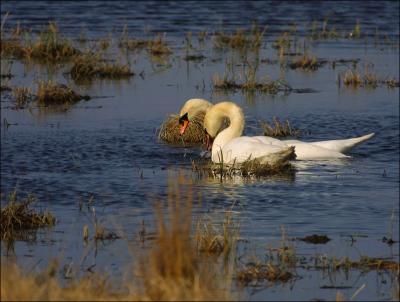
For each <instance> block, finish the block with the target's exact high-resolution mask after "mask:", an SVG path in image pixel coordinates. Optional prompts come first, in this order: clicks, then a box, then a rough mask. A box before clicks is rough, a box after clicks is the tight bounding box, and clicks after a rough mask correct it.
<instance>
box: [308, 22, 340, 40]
mask: <svg viewBox="0 0 400 302" xmlns="http://www.w3.org/2000/svg"><path fill="white" fill-rule="evenodd" d="M318 23H319V22H318V21H313V22H312V23H311V27H310V34H309V37H310V38H311V39H312V40H327V39H338V38H340V37H341V34H340V33H339V32H338V31H337V30H336V28H335V27H332V28H330V27H329V26H328V19H325V20H324V21H323V22H322V26H321V27H320V28H319V26H318Z"/></svg>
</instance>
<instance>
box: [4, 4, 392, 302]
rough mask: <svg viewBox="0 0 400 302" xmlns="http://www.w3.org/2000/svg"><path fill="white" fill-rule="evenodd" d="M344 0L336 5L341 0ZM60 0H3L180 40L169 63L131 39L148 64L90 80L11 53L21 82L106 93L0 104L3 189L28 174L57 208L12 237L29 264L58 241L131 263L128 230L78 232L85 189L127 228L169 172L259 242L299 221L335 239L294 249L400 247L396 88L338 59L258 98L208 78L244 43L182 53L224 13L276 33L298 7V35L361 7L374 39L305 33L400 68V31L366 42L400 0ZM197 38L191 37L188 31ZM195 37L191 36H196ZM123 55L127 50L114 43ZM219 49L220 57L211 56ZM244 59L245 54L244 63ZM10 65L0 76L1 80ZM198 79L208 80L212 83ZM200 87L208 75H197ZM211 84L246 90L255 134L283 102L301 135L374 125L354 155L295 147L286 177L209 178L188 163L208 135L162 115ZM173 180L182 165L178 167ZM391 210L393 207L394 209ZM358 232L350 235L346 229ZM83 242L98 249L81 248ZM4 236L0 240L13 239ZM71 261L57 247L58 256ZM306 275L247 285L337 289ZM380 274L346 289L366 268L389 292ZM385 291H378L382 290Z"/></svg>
mask: <svg viewBox="0 0 400 302" xmlns="http://www.w3.org/2000/svg"><path fill="white" fill-rule="evenodd" d="M339 4H340V5H339ZM339 4H338V3H337V2H327V1H324V2H306V3H304V2H293V1H290V2H275V1H274V2H261V1H257V2H251V1H245V2H241V1H234V2H223V1H216V2H208V1H207V2H201V3H199V2H189V1H185V2H182V1H178V2H153V1H146V2H136V1H135V2H124V1H110V2H96V1H94V2H93V1H92V2H84V1H80V2H50V1H28V2H23V1H15V2H12V1H3V2H2V6H1V11H2V16H4V13H5V12H8V11H9V12H10V15H9V16H8V19H7V22H6V23H5V24H6V28H7V27H13V26H14V25H15V24H16V22H17V21H20V22H21V26H23V27H30V28H32V29H33V30H34V31H37V30H39V29H40V27H41V26H42V25H43V24H45V23H46V22H48V21H51V20H54V21H57V23H58V24H59V26H60V30H61V32H63V33H65V34H66V35H68V36H70V37H75V38H76V37H77V35H78V34H79V33H80V32H81V30H82V28H85V32H86V35H87V37H88V38H89V39H95V38H98V37H105V36H107V35H108V34H109V33H111V35H112V37H113V38H114V39H117V38H118V37H119V35H120V32H121V30H122V27H123V26H124V25H125V24H127V26H128V29H129V33H130V35H131V36H146V35H150V36H152V35H153V34H154V33H156V32H166V33H167V40H168V41H169V42H170V43H171V44H170V45H171V48H173V50H174V54H173V55H172V56H171V57H170V58H169V61H168V62H169V64H171V67H168V68H165V69H164V68H163V66H164V65H163V66H161V67H160V66H157V65H156V64H154V63H152V62H151V61H150V60H149V59H148V58H147V56H146V54H145V53H142V54H139V55H134V54H131V56H132V58H131V61H132V62H133V63H132V68H133V69H134V70H135V72H136V71H138V72H140V71H142V70H143V71H144V74H145V76H144V78H141V77H138V76H135V77H134V78H132V79H130V80H123V81H100V80H99V81H94V82H93V83H92V85H88V86H80V85H78V84H75V83H73V82H71V80H70V79H69V78H68V77H67V76H66V75H64V74H63V73H62V71H60V72H56V74H55V75H52V74H51V73H50V72H49V71H48V70H46V68H43V67H41V66H35V65H34V66H28V67H27V66H25V65H24V64H23V63H21V62H17V61H15V62H14V63H13V66H12V73H13V74H14V75H15V77H14V78H12V79H11V84H12V85H25V86H32V87H35V84H33V81H34V79H35V78H37V77H39V78H43V77H44V78H47V77H55V78H56V79H57V80H59V81H60V82H63V83H70V84H71V85H73V86H74V87H75V88H76V89H77V90H78V91H81V92H84V93H85V94H89V95H92V96H97V97H98V98H93V99H92V100H91V101H89V102H87V103H86V102H81V103H79V104H77V105H75V106H74V107H72V108H71V109H70V110H68V111H67V112H48V111H45V110H43V109H38V108H33V109H32V110H29V109H25V110H19V111H16V110H12V109H10V108H9V106H10V105H11V104H12V100H11V99H10V96H9V95H7V94H2V103H1V106H2V109H1V119H2V121H3V119H6V120H7V121H8V122H9V123H17V125H11V126H10V127H8V128H7V129H6V128H4V126H3V123H2V129H1V130H2V131H1V194H2V196H1V199H2V203H3V202H4V201H5V200H6V197H5V196H6V195H7V194H8V193H9V192H11V191H12V190H14V189H15V188H16V189H17V190H18V192H19V195H20V196H24V195H25V194H28V193H32V194H34V195H35V196H36V197H37V199H38V205H37V206H39V207H43V208H48V209H50V210H51V211H53V213H54V214H55V216H56V217H57V219H58V223H57V225H56V227H55V228H54V229H53V230H49V231H43V232H41V233H40V234H41V236H40V240H39V241H38V242H37V243H36V244H34V245H31V244H27V243H24V242H17V243H16V246H15V257H16V258H17V260H18V261H20V262H21V263H23V264H25V265H27V266H34V265H35V263H37V262H38V261H39V262H40V265H43V266H44V265H45V264H46V263H47V260H48V259H49V258H51V257H60V256H61V257H62V259H64V262H65V263H70V262H73V263H74V264H78V265H81V268H82V269H84V268H85V267H87V266H90V265H91V264H92V262H95V263H97V264H98V265H99V266H100V265H101V266H102V267H104V268H105V269H106V270H109V271H111V272H113V273H114V274H116V275H117V274H120V273H121V264H122V266H123V263H124V261H127V259H129V257H130V254H129V252H127V249H126V242H125V241H124V240H116V241H114V242H110V243H108V244H105V245H101V246H100V247H99V250H98V252H97V254H95V253H94V252H93V250H90V249H89V248H88V247H86V246H84V244H83V242H82V236H81V232H82V227H83V225H85V224H90V220H89V219H88V218H87V217H86V216H85V215H84V214H83V213H81V212H79V210H78V208H79V201H80V200H83V201H85V202H86V201H87V200H88V199H89V198H90V197H91V196H94V206H95V208H96V211H97V215H98V217H99V219H101V220H102V221H103V222H105V223H106V222H107V225H109V226H111V228H115V229H122V230H123V232H124V233H125V234H126V235H127V237H128V238H131V237H132V236H136V235H137V230H138V229H139V228H140V225H141V221H142V220H145V221H146V223H147V224H148V225H151V223H152V221H153V216H152V212H153V205H154V203H155V202H156V200H157V199H158V200H165V199H166V196H167V189H168V181H169V180H171V179H172V180H173V181H177V182H178V183H179V185H180V186H181V187H183V188H184V187H186V186H187V185H185V183H186V184H190V187H193V190H194V192H195V194H200V195H201V202H200V203H195V204H194V209H193V211H194V213H195V215H197V214H202V213H207V212H210V213H212V212H217V213H218V211H222V210H224V209H228V208H230V207H231V206H232V205H234V208H235V209H236V210H237V211H239V212H240V219H241V236H243V237H244V238H246V239H248V241H249V242H251V244H253V245H255V246H256V249H257V250H258V251H259V252H260V253H262V251H263V250H265V247H266V246H267V245H270V246H279V242H280V240H281V227H284V228H285V229H286V232H287V234H288V235H289V236H290V237H300V236H306V235H311V234H314V233H318V234H327V235H328V236H329V237H330V238H332V241H330V242H329V243H328V244H327V245H318V246H313V245H311V246H310V245H307V244H304V243H297V242H296V243H295V244H296V247H297V249H298V253H299V254H306V255H314V254H315V253H326V254H328V255H331V256H347V255H350V256H353V257H355V258H357V257H358V255H359V253H361V254H362V255H368V256H374V257H389V256H394V258H395V259H397V261H398V258H399V251H398V249H399V245H398V243H396V244H394V245H393V246H391V247H390V246H388V245H387V244H385V243H382V242H381V239H382V237H383V236H388V234H390V233H391V234H392V236H393V239H394V240H396V241H398V240H399V231H398V229H399V90H398V88H396V89H388V88H386V87H380V88H377V89H375V90H368V89H359V90H352V89H347V88H345V87H338V85H337V84H336V79H337V75H338V74H339V73H341V72H345V71H346V70H347V68H348V67H346V66H342V67H336V69H332V68H331V67H330V66H325V67H322V68H320V69H319V70H318V71H316V72H313V73H310V72H309V73H307V72H302V71H292V70H290V69H287V70H284V76H285V79H286V80H287V81H288V82H289V83H290V84H291V85H292V86H293V87H295V88H312V89H315V90H317V92H316V93H306V94H296V93H292V94H289V95H287V96H282V95H278V96H270V95H258V94H256V95H255V96H254V97H253V98H252V97H249V96H246V95H244V94H242V93H241V92H235V93H230V94H223V93H217V92H216V91H214V90H213V89H212V87H211V86H212V85H211V83H212V80H211V79H212V76H213V74H215V73H219V74H223V72H224V70H225V59H227V58H230V57H234V58H235V60H239V57H238V56H237V54H234V53H233V54H232V53H227V54H224V53H222V54H221V53H218V52H215V51H213V50H212V47H211V43H212V42H211V41H210V40H209V39H210V38H208V41H207V43H206V47H205V49H204V50H203V51H202V53H204V54H205V55H206V56H207V58H206V59H205V60H204V61H203V62H202V63H193V62H190V63H187V62H186V61H183V60H182V56H183V55H184V54H185V53H184V50H183V49H182V45H183V41H184V38H183V37H184V33H185V32H188V31H193V33H194V36H195V33H197V32H198V31H199V30H204V29H207V30H209V31H210V34H211V32H212V31H213V30H214V29H218V28H219V27H221V28H223V29H224V30H225V31H234V30H235V29H236V28H238V27H244V28H249V27H250V25H251V21H252V20H253V19H257V20H258V23H259V24H260V25H262V26H263V25H268V26H269V27H268V31H267V34H266V40H267V41H273V40H274V39H275V38H276V36H277V35H278V34H280V33H281V31H282V30H286V29H288V27H289V25H290V24H292V23H293V22H295V23H297V24H298V26H299V29H298V30H299V35H300V36H303V35H304V34H305V31H304V29H305V28H306V26H307V23H310V22H311V21H313V20H318V21H322V20H323V19H324V17H326V16H329V19H328V25H331V26H335V27H336V28H337V29H340V30H345V31H350V30H352V29H353V28H354V25H355V22H356V20H357V19H359V21H360V24H361V28H362V30H363V32H365V33H366V34H367V40H368V41H365V40H364V39H362V40H361V41H353V40H351V41H349V40H339V41H335V40H333V41H327V42H319V43H314V44H310V45H311V46H310V48H311V50H310V51H311V52H312V53H313V54H315V55H317V56H318V57H319V58H324V59H329V60H333V59H339V58H340V59H342V58H347V59H353V58H359V59H361V63H360V65H359V66H360V68H361V70H362V66H363V65H364V64H367V63H370V62H372V63H373V64H374V67H373V68H374V69H373V70H374V71H376V72H377V73H378V74H379V75H380V76H382V77H386V76H391V77H396V78H397V79H398V75H399V52H398V47H397V48H396V47H394V48H387V47H386V48H383V49H382V47H380V46H378V47H376V46H374V45H373V43H372V42H371V41H372V40H373V38H374V34H375V29H376V28H378V29H379V32H382V33H387V34H388V35H389V37H390V38H391V39H393V40H396V39H397V40H398V37H399V29H398V28H399V27H398V25H399V10H398V8H399V2H397V1H393V2H377V1H373V2H372V1H371V2H368V1H363V2H357V3H355V2H339ZM193 39H194V41H195V40H196V39H195V38H193ZM194 44H195V46H196V47H197V46H198V45H197V43H194ZM110 52H111V54H112V55H113V56H118V57H119V56H121V54H120V53H119V52H118V50H117V49H113V48H112V49H111V50H110ZM260 57H261V58H272V59H276V58H277V52H276V50H274V49H272V47H271V43H269V42H267V43H265V44H264V45H263V47H262V52H261V55H260ZM214 59H215V60H214ZM237 71H238V72H239V71H240V67H237ZM281 72H282V71H281V70H280V68H279V65H266V64H264V65H263V64H261V66H260V69H259V75H260V77H263V76H265V75H269V76H270V77H271V78H273V79H276V78H278V77H279V76H280V73H281ZM2 81H3V80H2ZM203 83H204V89H203V88H201V87H203ZM199 87H200V88H199ZM193 97H202V98H205V99H208V100H210V101H212V102H219V101H222V100H226V99H229V100H232V101H234V102H236V103H237V104H238V105H240V106H241V107H242V108H243V110H244V112H245V117H246V128H245V134H246V135H256V134H257V135H259V134H261V133H262V130H261V128H260V125H259V120H268V121H271V119H272V117H273V116H277V117H279V118H280V119H281V120H285V119H289V120H290V121H291V123H292V124H293V125H295V126H296V127H298V128H301V129H303V130H306V133H307V134H304V135H303V137H302V139H304V140H306V141H316V140H325V139H336V138H347V137H355V136H359V135H363V134H367V133H370V132H375V133H376V135H375V137H374V138H373V139H371V140H370V141H368V142H366V143H364V144H362V145H360V146H358V147H356V148H355V149H353V150H352V151H351V152H350V154H349V155H351V158H350V159H346V160H340V161H321V162H299V161H297V162H294V165H295V166H296V168H297V171H296V173H295V174H294V176H293V177H290V178H267V179H260V180H251V181H245V180H243V179H233V180H225V181H223V182H222V183H221V182H220V181H219V180H218V179H210V178H201V179H198V178H197V175H196V174H195V173H193V172H192V170H191V159H199V158H200V155H199V153H200V149H198V148H193V149H188V148H176V147H171V146H169V145H166V144H163V143H161V142H159V141H158V140H157V137H156V131H157V128H158V127H159V125H160V124H161V123H162V122H163V121H164V119H165V118H166V117H167V115H168V114H171V113H176V112H178V111H179V109H180V107H181V106H182V104H183V103H184V102H185V101H186V100H187V99H189V98H193ZM178 180H179V181H178ZM392 213H394V218H393V219H391V217H392ZM354 234H358V235H362V236H365V237H360V238H358V239H357V242H356V243H355V245H351V244H350V243H349V240H348V236H349V235H354ZM86 252H87V253H89V255H90V256H89V257H88V258H85V257H83V256H82V255H83V254H85V253H86ZM4 253H5V252H4V249H3V250H2V255H4ZM64 262H63V263H64ZM303 273H304V276H305V277H304V278H303V279H302V280H300V281H296V282H297V283H296V286H294V287H293V288H289V287H290V286H289V285H286V286H283V285H277V286H273V287H269V288H265V289H263V290H261V291H259V292H257V294H254V295H251V296H250V297H249V298H250V299H270V300H276V299H286V300H296V299H306V300H310V299H314V298H323V299H334V298H335V295H336V291H337V290H335V289H333V290H327V289H320V286H322V285H327V283H328V284H330V283H329V282H331V281H330V280H326V279H324V278H323V277H321V276H318V274H319V273H318V272H308V273H306V272H303ZM377 278H378V276H377V275H376V273H374V272H372V273H369V274H367V275H366V276H364V277H363V278H360V279H357V276H354V275H353V276H352V277H351V278H350V279H349V280H346V279H345V278H344V279H343V280H342V281H340V282H341V285H349V284H350V283H351V285H352V286H353V288H351V289H348V290H343V292H344V293H345V294H346V295H348V296H349V297H350V296H351V295H352V294H353V293H354V292H355V290H356V289H357V288H359V287H360V286H361V285H362V284H363V283H366V284H367V287H366V289H364V290H363V291H362V292H361V293H360V294H359V295H358V296H357V299H360V300H364V299H372V300H374V299H387V298H388V297H390V295H391V292H390V290H388V289H387V288H386V287H384V286H383V285H382V288H381V289H380V290H377V285H376V282H377V281H376V279H377ZM382 292H383V294H382Z"/></svg>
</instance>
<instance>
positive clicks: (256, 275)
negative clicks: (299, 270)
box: [236, 262, 294, 285]
mask: <svg viewBox="0 0 400 302" xmlns="http://www.w3.org/2000/svg"><path fill="white" fill-rule="evenodd" d="M236 278H237V280H238V281H239V282H240V283H241V284H242V285H248V284H249V283H251V282H254V281H256V282H260V281H264V280H267V281H269V282H287V281H289V280H290V279H292V278H294V275H293V274H292V273H291V272H289V271H287V270H284V269H282V268H281V267H279V266H278V265H274V264H272V263H266V264H262V263H260V262H257V263H249V264H247V265H246V266H245V267H244V268H243V269H241V270H239V271H238V272H237V275H236Z"/></svg>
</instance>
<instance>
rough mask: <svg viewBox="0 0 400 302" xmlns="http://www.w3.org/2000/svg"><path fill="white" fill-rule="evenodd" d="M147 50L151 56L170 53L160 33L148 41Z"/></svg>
mask: <svg viewBox="0 0 400 302" xmlns="http://www.w3.org/2000/svg"><path fill="white" fill-rule="evenodd" d="M147 51H148V52H149V53H150V54H151V55H153V56H167V55H170V54H171V53H172V51H171V49H170V48H169V47H168V44H167V43H166V42H165V41H164V40H163V37H162V36H161V35H159V36H157V37H156V38H154V40H152V41H149V42H148V44H147Z"/></svg>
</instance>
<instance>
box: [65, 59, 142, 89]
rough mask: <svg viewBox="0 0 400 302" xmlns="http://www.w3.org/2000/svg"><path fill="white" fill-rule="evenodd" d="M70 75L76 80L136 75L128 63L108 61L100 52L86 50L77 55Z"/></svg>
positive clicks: (119, 77)
mask: <svg viewBox="0 0 400 302" xmlns="http://www.w3.org/2000/svg"><path fill="white" fill-rule="evenodd" d="M70 75H71V77H72V79H73V80H75V81H78V82H79V81H85V80H92V79H94V78H109V79H121V78H129V77H131V76H133V75H134V73H133V72H132V71H131V70H130V68H129V66H128V65H121V64H118V63H114V64H111V63H109V62H106V61H105V60H104V59H103V58H101V56H100V55H99V54H96V53H92V52H86V53H84V54H82V55H79V56H76V57H75V58H74V60H73V66H72V68H71V70H70Z"/></svg>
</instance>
